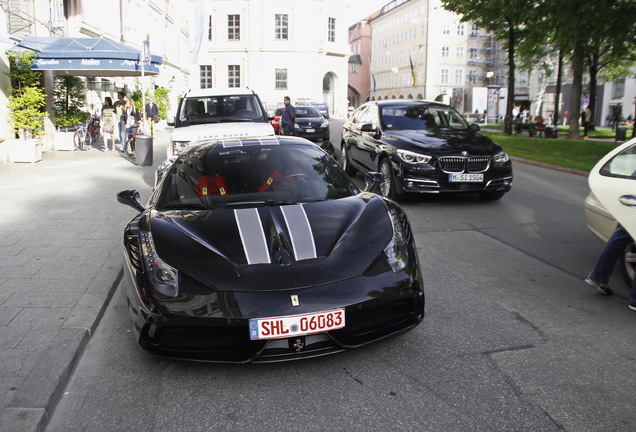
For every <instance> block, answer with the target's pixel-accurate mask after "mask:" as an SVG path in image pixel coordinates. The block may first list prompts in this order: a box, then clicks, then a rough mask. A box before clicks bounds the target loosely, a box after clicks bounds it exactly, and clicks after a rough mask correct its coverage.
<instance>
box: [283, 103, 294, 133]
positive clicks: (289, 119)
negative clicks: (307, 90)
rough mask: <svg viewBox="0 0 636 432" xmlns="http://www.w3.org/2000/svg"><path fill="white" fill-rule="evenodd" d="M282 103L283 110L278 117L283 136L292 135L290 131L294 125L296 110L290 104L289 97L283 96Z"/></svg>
mask: <svg viewBox="0 0 636 432" xmlns="http://www.w3.org/2000/svg"><path fill="white" fill-rule="evenodd" d="M283 102H284V103H285V110H284V111H283V114H282V115H281V117H280V123H281V126H282V127H283V135H292V130H294V126H295V124H296V110H295V109H294V106H293V105H292V104H291V99H289V96H285V97H284V98H283Z"/></svg>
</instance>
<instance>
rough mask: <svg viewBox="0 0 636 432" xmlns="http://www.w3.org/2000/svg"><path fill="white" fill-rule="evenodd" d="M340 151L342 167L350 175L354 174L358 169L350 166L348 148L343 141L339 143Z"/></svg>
mask: <svg viewBox="0 0 636 432" xmlns="http://www.w3.org/2000/svg"><path fill="white" fill-rule="evenodd" d="M340 152H341V153H342V168H343V169H344V170H345V172H346V173H347V174H349V176H350V177H353V176H355V175H356V173H357V172H358V170H357V169H355V168H354V167H352V166H351V161H350V160H349V149H348V148H347V145H346V144H345V143H342V144H341V146H340Z"/></svg>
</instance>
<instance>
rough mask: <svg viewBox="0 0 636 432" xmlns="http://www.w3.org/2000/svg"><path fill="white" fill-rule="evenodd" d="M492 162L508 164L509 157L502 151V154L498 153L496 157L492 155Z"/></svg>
mask: <svg viewBox="0 0 636 432" xmlns="http://www.w3.org/2000/svg"><path fill="white" fill-rule="evenodd" d="M492 160H493V161H494V162H495V163H503V162H508V161H509V160H510V156H508V153H506V152H505V151H502V152H499V153H497V154H496V155H494V156H493V157H492Z"/></svg>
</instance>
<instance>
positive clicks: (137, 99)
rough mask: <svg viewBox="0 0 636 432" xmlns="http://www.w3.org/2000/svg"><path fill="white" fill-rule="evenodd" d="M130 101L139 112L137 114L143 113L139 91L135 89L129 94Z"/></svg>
mask: <svg viewBox="0 0 636 432" xmlns="http://www.w3.org/2000/svg"><path fill="white" fill-rule="evenodd" d="M130 99H132V100H133V102H134V103H135V108H137V109H138V110H139V114H140V115H141V114H142V113H143V111H142V109H143V102H142V101H141V90H139V89H137V90H135V91H134V92H132V93H131V94H130Z"/></svg>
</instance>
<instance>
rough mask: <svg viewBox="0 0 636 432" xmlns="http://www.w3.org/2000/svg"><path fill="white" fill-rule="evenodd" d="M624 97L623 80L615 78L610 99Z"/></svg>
mask: <svg viewBox="0 0 636 432" xmlns="http://www.w3.org/2000/svg"><path fill="white" fill-rule="evenodd" d="M623 97H625V78H616V79H615V80H614V85H613V86H612V99H621V98H623Z"/></svg>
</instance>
